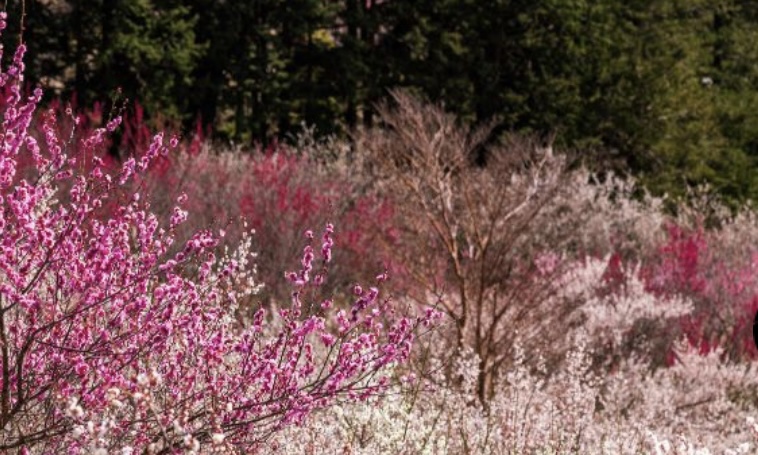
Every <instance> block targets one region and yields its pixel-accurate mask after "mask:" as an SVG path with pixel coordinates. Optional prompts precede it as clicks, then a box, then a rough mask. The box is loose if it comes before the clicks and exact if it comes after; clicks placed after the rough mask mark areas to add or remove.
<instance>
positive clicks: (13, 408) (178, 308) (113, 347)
mask: <svg viewBox="0 0 758 455" xmlns="http://www.w3.org/2000/svg"><path fill="white" fill-rule="evenodd" d="M0 18H2V20H1V21H0V28H4V27H5V25H6V23H5V14H4V13H2V16H0ZM24 49H25V48H24V46H23V45H20V46H19V48H18V49H17V51H16V54H15V56H14V58H13V63H12V65H11V66H10V67H9V68H8V70H7V71H6V72H5V73H2V74H1V75H0V86H2V87H6V88H7V91H6V92H5V93H7V95H6V97H5V99H4V101H3V103H2V114H3V115H2V118H3V124H2V127H1V128H0V229H1V230H2V245H1V246H0V250H1V253H0V340H1V341H2V343H1V344H0V355H1V356H2V376H0V428H3V432H2V433H1V434H0V449H1V450H3V451H9V450H13V449H19V450H21V451H22V452H23V453H28V452H29V451H33V452H39V453H57V452H61V451H64V450H67V451H68V452H69V453H113V452H117V451H121V452H122V453H132V452H145V453H166V452H173V451H178V450H183V451H187V452H195V453H197V452H198V451H200V450H202V451H203V452H212V451H233V450H237V451H243V452H245V451H250V450H255V447H256V446H257V445H258V444H260V443H261V442H262V441H265V440H266V439H267V438H269V437H270V436H271V435H272V434H275V433H276V432H277V431H281V430H282V429H283V428H284V427H286V426H287V425H290V424H301V423H303V422H304V421H305V419H306V417H307V416H308V415H309V414H310V413H311V412H312V411H313V410H315V409H318V408H323V407H327V406H330V405H333V404H334V403H337V402H342V401H346V400H347V401H349V400H357V399H367V398H368V397H371V396H373V395H376V394H379V393H381V392H382V391H383V390H384V389H385V388H386V387H387V386H389V385H390V382H391V381H390V378H389V376H388V373H389V371H390V369H391V367H392V365H394V364H397V363H402V362H403V361H405V359H407V357H408V355H409V352H410V349H411V345H412V342H413V339H414V332H416V331H417V329H418V328H419V327H422V326H423V325H429V324H430V322H431V321H432V320H434V319H436V318H437V315H436V313H435V311H434V310H433V309H429V310H428V311H426V312H424V313H423V314H422V315H421V316H414V315H412V314H404V312H402V311H400V310H399V309H396V308H395V307H394V306H393V304H392V302H391V301H390V300H387V299H382V298H381V297H380V295H379V290H378V288H375V287H371V288H369V289H366V290H363V289H361V288H359V287H357V286H356V288H355V289H354V294H355V296H354V303H353V305H352V307H351V308H352V311H348V312H346V311H345V310H342V309H340V308H339V307H340V306H341V305H337V304H334V305H333V304H332V303H331V301H330V300H328V299H326V298H325V297H324V296H322V295H321V294H320V292H319V291H320V289H321V288H320V285H321V283H322V282H324V280H325V279H326V265H327V263H328V262H329V260H330V257H331V254H332V253H331V252H332V245H333V235H334V229H333V228H332V227H331V225H328V226H327V228H326V230H325V231H324V234H323V236H322V239H321V241H318V240H317V239H316V238H314V236H313V234H312V233H311V232H310V231H308V232H307V235H306V237H307V240H306V242H307V244H306V246H305V248H304V249H303V252H302V260H301V270H300V271H299V272H293V273H291V274H289V277H290V278H291V285H292V286H293V289H292V301H291V304H290V305H287V306H285V307H283V308H281V309H279V310H276V311H274V312H273V314H270V315H269V317H268V318H266V313H267V311H266V310H265V309H264V308H262V307H261V308H258V309H257V310H256V311H255V312H254V316H253V318H252V319H251V321H250V322H249V324H244V323H242V322H241V321H240V320H239V318H238V316H239V315H238V313H237V312H236V309H237V303H238V302H239V300H240V299H241V298H242V297H244V296H246V295H249V294H251V293H253V292H255V291H256V289H257V286H256V284H255V282H254V281H253V280H252V278H253V276H252V273H251V269H250V266H251V253H250V242H249V241H246V242H243V243H242V244H241V245H240V247H239V248H238V249H236V250H235V251H234V252H231V253H228V254H225V255H221V256H218V246H219V238H218V236H217V235H214V233H213V232H212V231H210V230H200V231H198V232H195V233H193V234H192V235H190V236H189V238H188V240H187V241H186V242H184V241H182V242H180V245H176V243H178V242H179V240H178V239H177V232H178V230H179V229H180V227H181V226H182V225H183V224H184V223H185V222H186V220H187V216H188V214H187V212H186V210H185V208H186V206H185V204H186V197H185V196H180V197H179V198H178V200H177V201H176V202H175V203H173V204H172V208H171V211H170V216H169V217H164V218H161V217H159V216H156V215H155V214H153V213H151V212H150V205H149V202H148V201H146V200H145V198H144V197H142V196H141V193H140V192H135V191H133V187H131V186H130V182H137V185H139V182H140V180H141V178H142V177H143V176H144V173H145V172H146V171H147V170H148V169H149V168H150V167H151V166H152V165H154V163H155V161H156V160H158V159H159V157H160V156H162V155H164V154H167V153H169V150H170V149H171V148H172V147H176V145H177V144H176V141H175V140H173V139H172V140H170V141H168V143H164V138H163V135H162V134H158V135H156V136H154V138H153V139H152V141H151V143H150V145H149V147H148V150H146V151H145V152H144V153H143V154H141V155H138V156H137V157H136V158H135V157H131V158H129V159H127V160H125V162H124V163H123V164H122V166H120V167H119V169H118V170H117V171H116V172H113V173H111V172H107V169H104V166H105V163H104V161H103V159H102V158H101V157H100V156H99V155H98V153H97V152H98V150H101V149H102V147H103V145H104V143H105V140H106V137H107V134H108V133H109V132H112V131H114V130H115V129H116V128H117V127H118V123H119V121H120V119H119V118H115V119H113V120H112V121H111V122H109V123H108V125H107V128H101V129H97V130H95V131H94V132H93V133H92V134H91V135H89V136H87V137H85V138H84V139H83V140H82V141H81V142H76V143H75V144H74V142H73V141H75V140H77V139H76V135H75V134H73V133H72V132H69V133H68V134H65V135H60V132H59V131H56V128H55V119H54V118H53V116H48V117H47V118H46V120H45V121H44V122H43V123H42V125H41V127H40V131H41V132H42V133H43V138H42V140H38V139H37V138H35V137H34V136H33V135H31V134H30V127H31V124H32V122H33V118H34V112H35V109H36V106H37V104H38V103H39V100H40V98H41V95H42V93H41V91H40V90H39V89H37V90H35V91H34V94H33V95H32V96H30V97H28V98H27V99H23V97H22V95H21V85H22V84H21V82H22V80H23V73H24V66H23V63H22V58H23V55H24ZM72 131H73V132H74V133H75V129H74V130H72ZM73 148H75V149H77V150H79V153H78V154H76V155H69V154H68V153H67V152H68V151H69V149H73ZM316 242H318V243H316ZM317 257H319V258H320V259H317ZM319 261H320V262H321V266H319ZM267 327H269V328H268V329H267ZM319 346H321V347H322V349H318V347H319Z"/></svg>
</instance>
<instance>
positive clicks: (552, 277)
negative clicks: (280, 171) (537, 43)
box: [359, 91, 574, 402]
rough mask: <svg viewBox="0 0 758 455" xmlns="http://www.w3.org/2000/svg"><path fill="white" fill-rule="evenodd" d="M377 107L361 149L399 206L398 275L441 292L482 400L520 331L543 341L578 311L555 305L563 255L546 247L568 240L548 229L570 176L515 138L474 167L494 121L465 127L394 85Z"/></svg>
mask: <svg viewBox="0 0 758 455" xmlns="http://www.w3.org/2000/svg"><path fill="white" fill-rule="evenodd" d="M379 114H380V118H381V121H382V127H381V128H377V129H374V130H372V131H369V132H366V133H365V134H364V135H363V136H362V137H361V140H360V141H359V150H362V151H363V152H364V153H365V154H366V158H367V162H368V163H369V165H370V169H371V171H372V172H374V173H375V174H374V175H375V178H376V181H377V185H379V187H380V190H381V191H382V192H384V193H385V194H389V195H390V196H391V197H393V200H394V201H395V203H396V204H397V209H398V215H399V216H398V220H399V221H398V222H399V225H400V226H399V227H400V229H401V231H402V239H403V240H402V241H403V242H404V244H403V248H396V249H395V250H394V253H395V254H396V255H399V256H400V257H401V263H402V266H403V269H402V271H400V273H402V274H404V275H406V276H405V277H404V278H406V279H411V280H412V281H413V282H414V284H415V289H417V291H416V293H415V295H412V297H413V298H414V299H417V300H419V301H423V302H428V301H429V300H430V299H437V300H439V303H440V304H441V306H442V307H443V308H444V309H445V310H446V312H447V313H448V315H449V316H450V317H451V319H452V320H453V321H454V333H455V338H454V343H455V344H456V345H457V348H459V349H472V350H473V351H474V352H475V353H476V354H477V355H478V356H479V359H480V365H479V383H478V394H479V398H480V400H481V401H482V402H485V401H486V400H487V397H488V396H490V395H491V393H492V392H493V390H492V389H493V380H494V378H495V377H496V376H497V374H498V371H499V370H501V369H502V367H503V366H504V365H505V364H507V362H508V361H509V359H511V354H512V349H513V347H514V342H515V340H516V336H517V334H518V339H519V342H521V343H522V344H526V345H527V346H525V347H526V348H527V349H528V348H529V346H535V347H536V346H545V344H546V343H550V342H551V340H555V339H557V338H559V337H560V336H561V332H562V329H561V324H562V320H563V318H564V317H566V316H568V315H569V314H570V313H571V311H572V310H573V308H574V306H573V305H570V304H568V303H567V302H563V303H559V302H557V301H556V296H557V294H558V293H557V288H558V285H557V284H558V280H557V277H558V276H559V270H560V268H561V266H562V263H563V261H562V260H561V257H560V256H558V254H556V253H554V252H556V251H561V249H562V248H560V247H563V246H565V244H562V245H558V244H559V243H561V242H562V241H563V240H564V239H560V238H556V237H555V236H554V235H552V234H546V232H547V231H550V232H551V233H554V232H556V231H560V229H558V230H556V229H555V226H552V227H550V229H546V226H545V225H544V224H545V223H550V222H551V220H550V217H549V216H546V211H545V210H544V209H545V207H546V206H547V205H548V204H550V202H551V201H553V200H554V199H555V195H556V194H558V192H559V191H560V190H561V187H562V183H563V182H564V180H565V179H566V176H567V175H568V172H567V170H566V169H567V165H566V159H565V155H561V154H554V153H553V152H552V147H550V146H548V147H545V146H544V144H539V143H538V142H537V141H532V140H530V139H525V138H523V137H515V136H514V137H511V138H509V139H506V140H505V141H504V142H502V143H500V144H498V145H496V146H492V147H488V148H486V150H487V153H486V164H484V165H482V164H481V163H477V160H476V158H477V156H478V155H479V152H480V151H481V150H483V147H485V142H486V141H487V139H488V138H489V136H490V133H491V131H492V125H486V126H483V127H481V128H478V129H471V128H468V127H467V126H466V125H461V124H459V123H458V122H457V121H456V119H455V117H453V116H452V115H450V114H448V113H446V112H445V111H444V110H443V109H442V108H441V107H439V106H432V105H429V104H426V103H424V102H422V101H420V100H418V99H417V98H414V97H413V96H411V95H409V94H408V93H407V92H402V91H395V92H392V99H391V103H385V104H382V105H380V106H379ZM565 234H566V237H568V236H569V235H570V233H565Z"/></svg>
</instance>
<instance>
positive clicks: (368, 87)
mask: <svg viewBox="0 0 758 455" xmlns="http://www.w3.org/2000/svg"><path fill="white" fill-rule="evenodd" d="M19 5H20V3H19V0H16V1H15V2H14V1H11V2H10V4H9V5H8V8H9V9H11V10H12V9H14V8H15V9H16V10H18V9H20V6H19ZM26 13H27V15H26V29H25V32H24V33H25V35H26V38H27V39H26V41H27V42H29V43H30V44H29V46H30V51H29V57H30V60H29V61H28V63H29V72H28V75H29V76H30V81H31V82H36V81H41V82H42V83H43V84H44V85H46V86H47V87H49V88H53V89H56V88H58V87H64V86H71V87H73V88H74V91H75V92H76V93H77V96H78V98H79V100H80V105H85V106H88V105H90V104H91V103H92V102H93V101H95V100H106V99H108V98H109V97H111V96H112V93H113V90H114V89H115V88H116V87H121V88H122V89H123V91H124V93H125V95H126V96H127V97H128V98H129V99H132V100H135V99H136V100H139V101H140V102H142V103H143V104H144V105H146V106H147V111H148V115H153V116H154V115H156V113H158V112H160V113H161V114H162V115H165V116H168V117H174V118H178V119H181V120H183V121H184V122H185V126H187V127H189V126H191V125H192V124H193V123H194V121H195V120H196V119H197V118H200V119H202V121H203V123H204V124H205V125H209V126H213V127H214V131H215V134H216V135H217V136H219V137H221V138H225V139H231V140H234V141H235V142H238V143H240V142H242V143H250V142H257V143H262V144H267V143H269V142H271V141H273V140H276V139H282V138H287V137H289V136H290V135H291V134H292V133H293V132H295V131H297V130H299V129H300V128H301V124H303V123H305V124H307V125H310V126H315V127H316V132H317V134H322V135H326V134H344V133H346V132H348V131H349V130H351V129H353V128H355V127H359V126H361V125H365V126H370V125H371V124H372V123H373V119H374V117H375V109H374V106H375V104H376V103H377V102H378V101H381V100H382V99H384V98H385V97H386V95H387V93H388V91H389V90H390V89H394V88H400V87H403V88H406V89H409V90H411V91H412V92H415V93H419V94H422V95H424V96H425V97H426V98H429V99H431V100H434V101H442V102H444V104H445V106H446V109H448V110H450V111H452V112H454V113H455V114H457V115H458V117H459V118H461V119H462V120H463V121H470V122H474V123H480V124H483V123H486V122H489V121H490V120H491V119H493V118H496V119H499V121H500V123H499V126H498V128H496V130H495V134H496V135H497V134H500V133H506V132H510V131H520V132H528V133H535V134H537V135H541V136H543V137H547V138H552V137H554V138H555V140H556V142H557V145H562V146H569V147H573V148H577V149H580V150H585V151H586V153H584V157H585V159H586V161H587V163H589V164H592V165H593V166H594V167H596V168H600V169H608V168H612V169H614V170H617V171H631V172H633V173H637V174H640V175H641V176H642V180H643V181H644V182H645V183H646V184H647V185H648V186H649V187H650V188H651V189H654V190H655V191H657V192H659V193H663V192H666V193H669V194H671V195H674V196H681V195H684V194H686V192H687V190H686V187H687V186H688V185H699V184H702V183H708V184H710V185H711V186H712V187H713V188H714V189H716V190H717V191H718V192H719V193H721V194H722V195H724V196H726V198H727V199H730V200H732V201H735V202H736V201H742V200H744V199H747V198H755V197H757V196H758V180H757V178H756V177H755V176H753V172H752V170H753V169H754V168H755V167H756V157H758V116H756V114H755V113H754V111H755V109H754V108H753V106H755V105H756V102H758V65H756V63H757V62H758V50H756V48H755V46H754V45H753V43H755V42H756V40H758V5H756V4H755V2H749V1H745V0H725V1H723V2H719V3H713V2H709V1H706V0H691V1H686V2H684V1H675V2H672V1H669V0H630V1H627V2H618V1H616V0H594V1H590V0H537V1H530V2H523V1H513V0H490V1H479V0H416V1H413V2H406V1H396V0H395V1H392V0H390V1H386V0H385V1H382V0H339V1H338V0H328V1H324V0H293V1H287V2H285V1H281V0H248V1H241V0H227V1H216V0H188V1H178V0H123V1H115V0H68V1H44V2H43V1H27V5H26ZM11 25H15V26H16V31H18V25H19V24H11ZM32 38H33V39H32ZM63 95H64V96H67V95H70V93H65V92H64V93H63Z"/></svg>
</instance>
